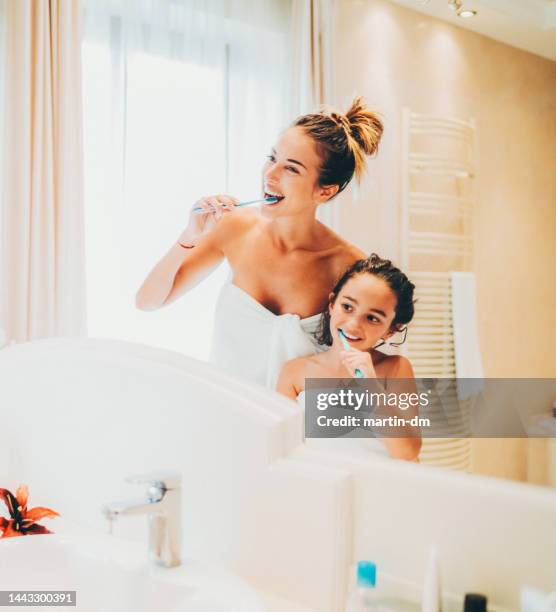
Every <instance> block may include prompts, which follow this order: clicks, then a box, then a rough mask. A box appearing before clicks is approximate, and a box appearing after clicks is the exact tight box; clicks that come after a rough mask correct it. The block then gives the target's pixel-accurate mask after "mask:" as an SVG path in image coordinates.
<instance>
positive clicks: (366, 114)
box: [292, 96, 384, 193]
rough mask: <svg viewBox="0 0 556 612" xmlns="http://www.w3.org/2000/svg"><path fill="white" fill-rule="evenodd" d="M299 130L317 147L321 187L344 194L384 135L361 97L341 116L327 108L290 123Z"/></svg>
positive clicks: (377, 120) (375, 150)
mask: <svg viewBox="0 0 556 612" xmlns="http://www.w3.org/2000/svg"><path fill="white" fill-rule="evenodd" d="M292 125H293V127H302V128H303V129H304V130H305V132H306V134H307V135H308V136H310V137H311V138H312V139H313V140H314V142H315V145H316V147H317V151H318V153H319V155H320V157H321V160H322V164H321V167H320V173H319V184H320V185H323V186H324V185H339V186H340V189H339V191H338V193H340V191H343V190H344V189H345V188H346V187H347V185H348V183H349V182H350V181H351V179H352V178H353V175H354V174H355V178H356V179H357V180H358V181H359V180H360V179H361V176H362V175H363V172H364V170H365V166H366V159H365V158H366V156H367V155H374V154H375V153H376V152H377V150H378V143H379V142H380V138H381V136H382V132H383V129H384V127H383V125H382V121H381V120H380V118H379V116H378V115H377V114H376V113H374V112H373V111H371V110H369V109H368V108H367V107H366V105H365V102H364V100H363V98H362V97H361V96H358V97H356V98H355V99H354V100H353V102H352V103H351V106H350V108H349V109H348V111H347V112H346V113H345V115H344V114H342V113H338V112H336V111H334V110H332V109H329V108H326V107H325V108H323V109H321V110H320V111H319V112H318V113H309V114H308V115H302V116H301V117H298V118H297V119H296V120H295V121H294V122H293V124H292Z"/></svg>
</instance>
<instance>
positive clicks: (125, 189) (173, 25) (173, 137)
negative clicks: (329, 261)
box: [82, 0, 291, 359]
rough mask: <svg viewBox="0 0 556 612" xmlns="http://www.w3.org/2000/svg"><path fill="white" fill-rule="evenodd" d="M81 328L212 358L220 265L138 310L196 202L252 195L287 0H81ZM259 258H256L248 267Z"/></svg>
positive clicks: (275, 93)
mask: <svg viewBox="0 0 556 612" xmlns="http://www.w3.org/2000/svg"><path fill="white" fill-rule="evenodd" d="M84 10H85V14H84V39H83V45H82V58H83V62H82V70H83V105H84V141H85V214H86V233H87V235H86V252H87V290H88V324H89V335H90V336H93V337H111V338H120V339H126V340H132V341H136V342H141V343H146V344H153V345H158V346H162V347H166V348H170V349H173V350H177V351H180V352H183V353H186V354H189V355H191V356H194V357H197V358H200V359H205V358H207V357H208V352H209V347H210V342H211V330H212V319H213V313H214V304H215V302H216V298H217V294H218V291H219V289H220V286H221V285H222V283H223V282H225V280H226V277H227V275H228V270H227V269H226V268H225V266H224V265H223V266H221V267H220V268H219V270H217V271H216V273H214V274H213V275H211V277H209V278H208V279H207V280H205V281H204V282H203V283H202V284H201V285H200V286H198V287H197V288H196V289H194V290H193V291H192V292H191V293H190V294H188V295H186V296H184V297H183V298H181V299H180V300H178V301H177V302H175V303H174V304H172V305H171V306H169V307H166V308H164V309H162V310H160V311H156V312H150V313H143V312H140V311H138V310H136V309H135V307H134V296H135V292H136V291H137V289H138V287H139V285H140V284H141V282H142V280H143V278H144V277H145V275H146V274H147V273H148V271H149V269H150V268H151V267H152V266H153V265H154V263H155V262H156V261H157V260H158V258H160V257H161V256H162V255H163V254H164V253H165V252H166V250H167V249H168V248H169V246H170V245H171V243H172V242H173V241H174V240H175V239H176V238H177V236H178V234H179V233H180V231H181V230H182V228H183V227H184V226H185V224H186V222H187V216H188V211H189V208H190V207H191V205H192V204H193V203H194V201H196V200H197V199H198V198H199V197H201V196H203V195H208V194H214V193H231V194H233V195H234V196H236V197H238V198H240V199H253V198H256V197H258V195H259V190H260V186H261V167H262V164H263V163H264V156H265V155H266V154H267V152H268V149H269V148H270V146H271V145H272V144H273V142H274V140H275V138H276V137H277V135H278V133H279V131H280V129H281V128H283V127H284V125H285V124H286V123H287V121H288V120H289V119H290V118H291V117H289V116H288V110H289V109H288V90H289V89H288V82H289V78H288V76H289V72H288V70H289V64H288V60H289V55H288V40H289V27H290V19H291V5H290V2H289V0H156V1H148V0H141V1H140V0H84ZM253 265H256V262H253Z"/></svg>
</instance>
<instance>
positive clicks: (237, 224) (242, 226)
mask: <svg viewBox="0 0 556 612" xmlns="http://www.w3.org/2000/svg"><path fill="white" fill-rule="evenodd" d="M260 223H261V219H260V216H259V215H258V214H257V211H255V210H252V209H251V210H237V211H233V212H230V213H225V214H224V216H223V217H222V219H220V221H219V222H218V223H217V224H216V227H215V228H214V230H213V231H212V235H213V237H214V240H215V241H216V242H217V243H218V246H220V247H221V248H222V249H223V250H225V249H226V248H227V247H229V246H230V245H231V244H233V243H234V242H235V241H236V240H238V239H244V238H245V236H246V235H247V234H248V233H249V232H250V231H252V230H253V229H254V228H255V227H258V226H259V224H260Z"/></svg>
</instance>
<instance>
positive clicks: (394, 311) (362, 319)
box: [277, 253, 421, 461]
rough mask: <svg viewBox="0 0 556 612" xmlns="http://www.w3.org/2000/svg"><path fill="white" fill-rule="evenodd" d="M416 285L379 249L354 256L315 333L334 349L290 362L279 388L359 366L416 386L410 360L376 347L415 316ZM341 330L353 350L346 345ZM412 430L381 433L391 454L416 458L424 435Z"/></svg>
mask: <svg viewBox="0 0 556 612" xmlns="http://www.w3.org/2000/svg"><path fill="white" fill-rule="evenodd" d="M414 288H415V287H414V285H413V284H412V283H411V282H410V281H409V280H408V278H407V276H406V275H405V274H404V273H403V272H401V271H400V270H399V269H398V268H396V267H395V266H394V265H392V263H391V262H390V261H388V260H386V259H381V258H380V257H379V256H378V255H377V254H376V253H373V254H372V255H371V256H370V257H369V258H367V259H360V260H358V261H356V262H355V263H354V264H353V265H352V266H350V267H349V268H348V269H347V270H346V271H345V272H344V274H343V276H342V277H341V278H340V280H339V281H338V283H337V284H336V286H335V287H334V289H333V291H332V293H331V294H330V295H329V305H328V309H327V310H326V311H325V312H324V313H323V314H322V323H321V329H320V332H319V333H318V335H317V339H318V341H319V343H320V344H325V345H328V346H330V350H328V351H325V352H323V353H318V354H316V355H308V356H306V357H298V358H297V359H292V360H291V361H288V362H286V363H285V364H284V366H283V368H282V371H281V373H280V377H279V379H278V384H277V389H278V391H279V392H280V393H283V394H284V395H286V396H288V397H291V398H292V399H296V398H297V396H298V395H299V394H300V393H301V392H303V391H304V389H305V379H306V378H345V377H346V375H349V376H352V377H355V371H356V370H357V369H358V370H360V371H361V372H362V374H363V376H364V377H365V378H376V379H380V383H381V384H384V385H385V386H386V387H388V379H405V381H407V382H404V385H405V386H404V391H408V392H410V393H413V392H415V383H414V375H413V369H412V367H411V363H410V362H409V360H408V359H406V358H405V357H402V356H400V355H385V354H384V353H382V352H380V351H377V350H376V348H377V346H380V345H382V344H385V343H386V341H387V340H388V338H389V337H390V336H392V335H393V334H395V333H396V332H398V331H402V330H403V329H404V326H405V325H407V323H409V322H410V321H411V319H412V318H413V313H414V308H413V290H414ZM339 330H342V332H343V334H344V335H345V338H346V340H347V342H348V343H349V345H350V348H349V350H345V349H344V347H343V343H342V340H341V338H340V335H339V334H340V331H339ZM377 383H378V381H377ZM406 387H407V388H406ZM414 414H415V411H414V412H412V413H411V415H410V416H413V415H414ZM409 433H411V434H412V435H410V436H409V435H408V437H396V438H382V441H383V442H384V444H385V446H386V449H387V450H388V453H389V455H390V456H391V457H395V458H399V459H407V460H410V461H411V460H417V456H418V454H419V450H420V448H421V438H420V437H419V436H417V435H415V432H409V431H408V434H409Z"/></svg>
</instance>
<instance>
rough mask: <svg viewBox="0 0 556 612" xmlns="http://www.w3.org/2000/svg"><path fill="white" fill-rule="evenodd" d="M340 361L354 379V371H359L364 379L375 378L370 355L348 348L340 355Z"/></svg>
mask: <svg viewBox="0 0 556 612" xmlns="http://www.w3.org/2000/svg"><path fill="white" fill-rule="evenodd" d="M340 360H341V361H342V363H343V365H344V367H345V368H346V369H347V371H348V372H349V373H350V374H351V376H353V377H354V378H355V370H361V373H362V374H363V377H364V378H376V372H375V367H374V365H373V360H372V359H371V355H370V353H367V351H358V350H357V349H356V348H353V347H352V348H350V349H349V351H342V352H341V353H340Z"/></svg>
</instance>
